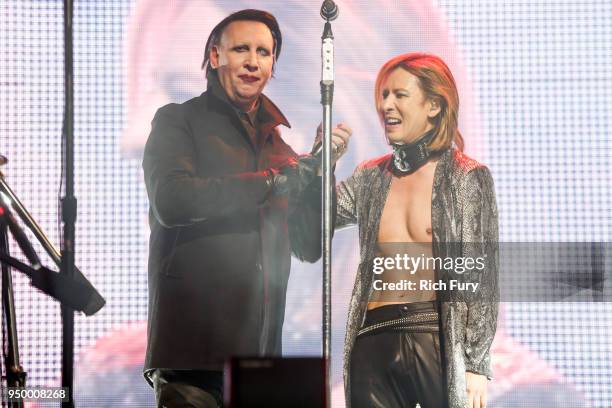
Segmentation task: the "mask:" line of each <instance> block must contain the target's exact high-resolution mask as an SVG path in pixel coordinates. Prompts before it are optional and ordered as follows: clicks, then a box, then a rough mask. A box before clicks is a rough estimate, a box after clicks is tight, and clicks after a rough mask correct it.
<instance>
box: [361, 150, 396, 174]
mask: <svg viewBox="0 0 612 408" xmlns="http://www.w3.org/2000/svg"><path fill="white" fill-rule="evenodd" d="M389 160H391V153H389V154H385V155H384V156H380V157H375V158H373V159H369V160H365V161H362V162H361V163H359V165H358V166H357V168H356V169H355V171H356V172H362V173H363V172H367V173H376V172H383V171H384V170H385V169H386V168H387V166H388V165H389Z"/></svg>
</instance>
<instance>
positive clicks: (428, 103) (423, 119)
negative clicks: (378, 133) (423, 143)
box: [378, 68, 440, 143]
mask: <svg viewBox="0 0 612 408" xmlns="http://www.w3.org/2000/svg"><path fill="white" fill-rule="evenodd" d="M378 98H380V99H379V112H378V113H379V115H380V117H381V118H382V119H383V126H384V128H385V136H386V137H387V140H388V141H389V143H411V142H413V141H415V140H416V139H418V138H419V137H420V136H421V135H423V134H424V133H425V132H427V131H428V130H430V129H432V128H433V123H432V119H433V118H434V117H435V116H436V115H437V114H438V113H440V107H439V105H438V103H437V102H436V101H432V100H430V99H426V98H425V95H424V94H423V91H422V90H421V87H420V84H419V79H418V78H417V77H416V76H414V75H412V74H411V73H410V72H408V71H406V70H405V69H403V68H397V69H395V70H394V71H391V73H390V74H389V76H388V77H387V79H386V80H385V81H384V82H383V84H382V86H381V89H380V95H378Z"/></svg>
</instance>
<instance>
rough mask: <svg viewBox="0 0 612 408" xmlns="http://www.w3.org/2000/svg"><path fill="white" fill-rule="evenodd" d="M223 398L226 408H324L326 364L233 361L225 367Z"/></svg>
mask: <svg viewBox="0 0 612 408" xmlns="http://www.w3.org/2000/svg"><path fill="white" fill-rule="evenodd" d="M223 394H224V399H225V401H224V403H225V406H226V407H228V408H247V407H248V408H258V407H266V408H273V407H274V408H276V407H279V408H280V407H282V408H302V407H303V408H324V407H325V406H326V404H325V401H326V400H325V398H326V390H325V361H324V360H323V359H322V358H320V357H304V358H302V357H300V358H234V359H231V360H229V361H227V362H226V364H225V371H224V393H223Z"/></svg>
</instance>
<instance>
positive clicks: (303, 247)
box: [288, 176, 333, 262]
mask: <svg viewBox="0 0 612 408" xmlns="http://www.w3.org/2000/svg"><path fill="white" fill-rule="evenodd" d="M321 193H322V177H320V176H316V177H314V179H313V180H312V181H311V182H310V183H309V184H308V186H307V187H306V188H305V189H304V191H302V192H301V194H299V195H298V196H295V197H294V196H290V197H289V216H288V217H289V220H288V222H289V240H290V242H291V251H292V252H293V255H295V257H296V258H298V259H299V260H300V261H306V262H316V261H317V260H319V258H321V239H322V235H321V233H322V231H321V227H322V220H323V215H322V209H323V205H322V204H323V203H322V199H321ZM332 205H333V204H332ZM332 211H333V210H332Z"/></svg>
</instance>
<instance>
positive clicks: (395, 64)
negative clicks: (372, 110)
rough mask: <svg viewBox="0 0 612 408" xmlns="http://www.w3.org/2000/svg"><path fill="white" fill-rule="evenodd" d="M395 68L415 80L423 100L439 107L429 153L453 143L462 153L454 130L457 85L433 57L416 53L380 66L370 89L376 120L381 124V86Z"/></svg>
mask: <svg viewBox="0 0 612 408" xmlns="http://www.w3.org/2000/svg"><path fill="white" fill-rule="evenodd" d="M398 68H402V69H405V70H406V71H408V72H409V73H411V74H412V75H414V76H416V77H417V78H418V79H419V85H420V87H421V91H423V94H424V95H425V98H427V99H430V100H437V101H438V103H439V104H440V113H438V114H437V115H436V117H435V118H434V119H433V120H434V129H435V135H434V138H433V139H432V141H431V142H430V143H429V149H430V150H433V151H436V150H443V149H447V148H449V147H451V145H452V143H453V142H455V145H456V146H457V148H458V149H459V150H463V146H464V143H463V137H462V136H461V133H459V129H458V127H457V126H458V125H457V122H458V119H459V94H458V93H457V85H456V84H455V79H454V78H453V74H452V73H451V72H450V69H448V66H447V65H446V64H445V63H444V61H442V60H441V59H440V58H439V57H437V56H435V55H431V54H423V53H416V52H415V53H409V54H402V55H398V56H397V57H394V58H392V59H390V60H389V61H387V63H385V65H383V66H382V68H381V69H380V71H379V72H378V76H377V77H376V85H375V86H374V100H375V103H376V111H377V112H378V115H379V117H380V120H381V121H382V120H383V117H382V115H381V109H380V106H381V104H382V92H381V88H382V85H383V83H384V82H385V80H386V79H387V77H389V75H390V74H391V72H393V71H394V70H396V69H398Z"/></svg>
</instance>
